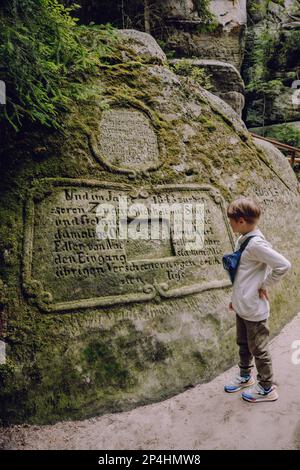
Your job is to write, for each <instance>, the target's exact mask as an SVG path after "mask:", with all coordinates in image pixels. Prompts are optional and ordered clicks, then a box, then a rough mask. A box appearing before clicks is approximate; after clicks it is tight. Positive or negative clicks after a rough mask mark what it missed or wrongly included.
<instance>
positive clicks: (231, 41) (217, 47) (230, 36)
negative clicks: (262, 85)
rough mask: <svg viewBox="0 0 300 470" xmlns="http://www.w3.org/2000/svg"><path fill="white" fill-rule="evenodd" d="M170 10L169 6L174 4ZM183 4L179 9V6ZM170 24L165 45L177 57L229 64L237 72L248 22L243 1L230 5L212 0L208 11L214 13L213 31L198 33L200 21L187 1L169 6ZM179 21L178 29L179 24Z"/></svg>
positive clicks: (240, 63)
mask: <svg viewBox="0 0 300 470" xmlns="http://www.w3.org/2000/svg"><path fill="white" fill-rule="evenodd" d="M175 3H176V8H175V5H174V8H173V9H172V8H171V6H170V4H172V5H173V4H175ZM179 3H180V4H182V6H181V7H179V6H178V4H179ZM167 6H169V9H168V8H167V11H168V12H169V11H170V22H171V23H172V19H173V21H174V27H173V29H172V26H170V27H169V28H168V34H167V36H166V42H167V45H168V46H169V47H170V49H173V50H175V51H176V53H177V55H178V56H180V57H199V58H201V59H213V60H220V61H223V62H229V63H230V64H232V65H234V66H235V67H236V68H237V69H239V70H240V67H241V65H242V60H243V54H244V35H245V26H246V23H247V11H246V0H238V1H236V2H232V1H230V0H213V1H211V2H210V5H209V8H210V10H211V12H212V13H213V14H214V16H215V19H216V23H217V28H216V29H215V31H203V32H201V31H199V30H197V18H198V21H199V24H201V20H200V18H199V16H197V13H195V9H194V10H192V9H191V8H190V7H189V6H188V5H187V2H174V1H170V2H169V3H168V5H167ZM176 18H177V19H178V18H180V19H181V23H179V24H180V27H179V26H178V21H177V22H176V21H175V19H176Z"/></svg>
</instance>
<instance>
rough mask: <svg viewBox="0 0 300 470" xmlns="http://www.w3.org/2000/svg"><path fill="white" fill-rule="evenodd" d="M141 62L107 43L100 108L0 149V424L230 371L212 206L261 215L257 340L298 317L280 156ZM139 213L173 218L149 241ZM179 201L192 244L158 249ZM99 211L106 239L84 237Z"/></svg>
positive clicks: (56, 416)
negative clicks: (272, 255) (247, 202)
mask: <svg viewBox="0 0 300 470" xmlns="http://www.w3.org/2000/svg"><path fill="white" fill-rule="evenodd" d="M126 34H127V33H126ZM132 35H133V33H131V36H132ZM141 38H145V44H144V48H145V49H146V50H148V45H149V43H150V42H152V39H150V38H146V36H145V35H143V36H141V35H140V34H139V33H138V34H137V40H138V41H141ZM133 42H134V43H135V41H133ZM157 48H158V46H157V47H156V48H155V50H157ZM161 54H162V53H161ZM154 55H155V57H154V58H153V57H150V56H149V57H147V55H146V57H145V55H143V57H142V56H141V55H139V54H137V53H136V52H135V51H134V48H133V50H132V51H130V48H129V47H128V44H127V43H126V41H122V42H121V43H120V45H119V48H118V52H116V55H115V57H114V58H113V60H112V62H111V65H107V66H105V67H103V68H102V69H101V70H100V71H99V77H98V78H97V80H96V81H95V86H101V89H104V93H105V106H103V105H101V106H100V105H99V104H97V103H89V104H87V105H86V108H85V107H82V108H81V109H79V110H77V108H76V107H75V108H74V112H73V114H72V115H70V116H68V118H67V120H66V131H65V135H64V136H63V137H62V136H61V135H59V134H57V133H55V132H51V133H50V132H48V133H47V132H45V131H43V132H41V131H38V130H37V129H27V130H26V131H24V132H23V133H22V134H20V135H19V137H18V140H17V142H15V140H13V141H10V140H7V142H6V144H5V146H3V147H2V149H1V160H0V161H1V165H2V168H1V172H2V175H3V181H4V183H3V184H2V185H1V193H0V194H1V199H0V201H1V202H0V204H1V220H2V225H1V228H0V230H1V240H2V241H1V259H2V264H3V267H2V269H1V278H2V283H0V285H1V307H2V313H1V326H2V339H3V343H1V351H2V364H1V366H0V380H1V390H0V395H1V400H0V402H1V413H0V415H1V419H2V421H3V422H4V423H8V422H10V423H12V422H14V423H16V422H18V423H20V422H24V421H26V422H33V423H48V422H54V421H57V420H61V419H70V418H83V417H86V416H92V415H95V414H100V413H104V412H108V411H117V410H126V409H130V408H133V407H135V406H137V405H141V404H145V403H149V402H153V401H157V400H162V399H164V398H166V397H168V396H171V395H173V394H176V393H178V392H180V391H183V390H184V389H185V388H186V387H189V386H191V385H192V384H196V383H199V382H201V381H205V380H208V379H209V378H211V377H212V376H214V375H215V374H217V373H218V372H219V371H220V370H224V369H225V368H227V367H228V366H229V365H230V364H232V363H233V362H234V361H235V359H236V346H235V328H234V318H233V316H232V315H230V314H229V313H228V309H227V306H228V302H229V299H230V291H231V286H230V283H229V280H228V278H227V276H226V275H225V272H224V271H223V268H222V262H221V257H222V254H223V253H224V252H230V251H232V249H233V243H234V239H235V236H234V234H233V233H232V232H231V229H230V226H229V224H228V221H227V218H226V204H227V203H229V202H230V201H231V200H232V199H233V198H234V197H236V196H238V195H240V194H244V195H251V196H253V197H254V198H255V199H256V200H257V201H258V202H259V203H260V204H261V206H262V208H263V211H264V213H263V217H262V221H261V224H260V228H261V229H262V231H263V232H264V233H265V234H266V236H267V238H268V239H269V240H270V241H271V243H272V244H273V246H274V248H276V249H278V250H280V251H281V252H282V253H283V254H284V255H286V256H287V257H288V258H289V259H290V261H291V263H292V272H291V273H290V274H289V276H288V277H287V278H285V279H284V280H283V281H282V283H281V284H280V285H279V286H278V285H277V286H275V287H274V288H273V289H272V291H271V292H270V296H271V299H270V300H271V307H272V317H271V318H272V323H271V325H272V333H273V334H274V333H275V332H277V331H279V329H280V328H281V327H282V326H283V325H284V324H285V323H286V322H287V321H288V320H289V319H290V318H292V317H293V315H294V314H295V313H296V311H297V309H298V307H299V289H298V286H299V281H300V267H299V263H298V248H297V246H296V244H295V242H294V241H295V239H297V237H299V236H300V223H299V214H300V211H299V193H298V192H297V183H296V179H295V175H294V174H293V172H292V171H291V169H290V168H288V167H285V171H284V173H279V171H278V165H279V166H280V165H283V164H284V162H283V161H280V164H279V163H278V161H279V160H280V158H281V156H280V155H278V156H276V157H274V155H273V154H272V155H271V154H269V153H268V152H267V153H266V152H264V151H262V150H261V149H259V148H258V147H257V146H256V145H255V143H254V142H253V141H252V139H251V137H250V135H249V134H248V133H247V131H246V130H245V127H244V124H243V123H242V121H241V120H240V119H239V117H238V115H237V114H236V113H235V112H234V111H233V110H232V108H231V107H230V106H228V105H227V104H226V103H225V102H224V101H222V100H220V99H219V98H218V97H216V96H214V95H212V94H210V93H209V92H206V91H205V90H203V89H202V88H200V87H199V86H197V85H196V84H195V83H193V82H192V81H191V80H190V81H188V82H187V81H186V80H183V79H181V78H180V77H179V76H176V75H175V74H174V73H173V72H171V70H170V69H169V68H168V67H167V66H165V65H163V64H157V63H155V61H156V60H157V58H156V53H154ZM82 123H84V125H82ZM40 149H44V150H45V151H44V152H41V150H40ZM120 198H121V199H120ZM124 201H127V204H128V208H130V210H129V211H128V210H126V206H124V204H125V202H124ZM120 203H121V206H120ZM104 204H106V205H105V206H104ZM122 204H123V205H122ZM133 204H135V206H133ZM137 204H138V205H137ZM153 204H160V205H161V204H163V206H162V207H160V208H161V209H162V210H163V212H162V215H160V217H158V216H157V212H153V213H152V216H153V217H154V220H156V221H157V220H160V222H161V224H163V223H165V222H168V220H166V219H167V215H168V213H167V212H165V211H166V208H170V207H171V209H170V210H171V213H172V214H173V215H174V214H176V215H177V218H176V217H175V218H172V219H170V220H171V222H170V223H166V225H164V226H165V227H166V228H167V231H166V233H167V235H168V236H166V237H165V238H159V237H157V238H155V237H152V238H151V237H150V238H149V237H148V238H147V236H146V235H147V234H149V224H148V216H149V209H150V208H152V206H153ZM174 204H175V205H174ZM187 204H190V205H191V204H193V206H192V207H194V205H195V204H198V205H199V207H202V208H203V204H204V212H203V213H202V214H203V219H201V217H202V216H201V212H199V220H203V221H204V245H203V246H202V245H201V246H200V247H199V246H196V247H195V246H194V245H192V246H191V245H190V244H189V243H186V242H187V240H186V239H180V238H179V239H177V238H176V237H175V236H174V234H175V233H176V232H175V230H174V224H175V222H174V221H175V220H178V208H179V209H180V208H182V207H183V206H184V205H185V206H186V205H187ZM189 207H190V206H189ZM155 208H157V206H155ZM104 209H105V210H106V211H107V210H112V213H114V214H115V217H116V219H115V221H116V222H118V225H117V227H118V229H117V228H116V225H115V224H114V223H113V220H114V219H110V223H109V224H108V225H105V227H106V228H107V230H108V233H109V235H110V237H109V238H105V237H104V238H99V237H98V235H97V234H101V233H102V234H103V233H104V232H105V231H103V230H100V229H99V226H100V228H101V223H102V222H101V221H103V217H104V215H105V210H104ZM145 209H146V210H145ZM137 214H139V219H138V220H139V224H140V225H139V230H134V227H135V224H134V222H135V218H136V216H137ZM291 214H292V215H293V216H292V217H291ZM172 220H173V222H172ZM197 220H198V219H197ZM278 220H280V224H278ZM194 223H196V222H195V221H194ZM123 229H125V232H126V230H127V231H128V232H129V234H130V236H129V237H127V238H126V236H125V237H121V236H119V235H120V230H123ZM130 230H132V232H131V231H130ZM138 232H140V233H143V234H144V235H145V234H146V235H145V236H144V237H141V236H140V237H139V236H136V237H135V236H134V235H136V234H137V233H138ZM126 233H127V232H126ZM116 234H117V235H118V236H115V237H114V235H116ZM4 350H5V351H4Z"/></svg>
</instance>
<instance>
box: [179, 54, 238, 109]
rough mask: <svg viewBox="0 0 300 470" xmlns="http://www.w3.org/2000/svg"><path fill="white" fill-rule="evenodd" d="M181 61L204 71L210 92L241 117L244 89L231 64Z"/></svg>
mask: <svg viewBox="0 0 300 470" xmlns="http://www.w3.org/2000/svg"><path fill="white" fill-rule="evenodd" d="M180 61H181V60H180V59H174V60H171V61H170V62H171V63H172V64H174V63H175V64H176V63H180ZM183 61H184V62H183V63H187V64H190V65H192V67H199V68H201V69H204V70H205V71H206V72H207V73H208V75H209V77H210V82H211V84H212V89H211V90H210V91H211V92H212V93H214V94H215V95H217V96H219V97H220V98H222V100H224V101H226V103H228V104H229V105H230V106H231V107H232V108H233V109H234V110H235V111H236V112H237V113H238V114H239V115H240V116H241V114H242V109H243V107H244V104H245V100H244V90H245V87H244V82H243V80H242V77H241V75H240V73H239V71H238V70H237V69H236V68H235V67H234V66H233V65H232V64H229V63H227V62H221V61H217V60H209V59H206V60H205V59H183Z"/></svg>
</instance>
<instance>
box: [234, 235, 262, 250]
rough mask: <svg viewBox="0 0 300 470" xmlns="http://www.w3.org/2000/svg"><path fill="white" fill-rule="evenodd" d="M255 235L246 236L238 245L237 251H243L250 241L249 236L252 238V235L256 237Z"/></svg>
mask: <svg viewBox="0 0 300 470" xmlns="http://www.w3.org/2000/svg"><path fill="white" fill-rule="evenodd" d="M257 236H258V235H251V236H250V237H248V238H246V240H244V241H243V243H242V244H241V246H240V247H239V249H238V251H240V252H241V253H243V251H244V249H245V248H246V246H247V245H248V243H249V242H250V240H251V238H254V237H257Z"/></svg>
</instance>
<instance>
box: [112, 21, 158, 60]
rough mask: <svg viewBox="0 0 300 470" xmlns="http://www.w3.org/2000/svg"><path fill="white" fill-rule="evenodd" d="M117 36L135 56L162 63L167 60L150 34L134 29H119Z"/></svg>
mask: <svg viewBox="0 0 300 470" xmlns="http://www.w3.org/2000/svg"><path fill="white" fill-rule="evenodd" d="M118 34H119V36H120V37H122V38H123V39H124V41H125V43H127V44H128V45H130V46H131V47H132V48H133V49H134V50H135V51H136V53H137V54H141V55H144V56H146V57H148V58H151V59H154V58H155V59H158V60H160V61H162V62H165V61H166V60H167V58H166V55H165V53H164V52H163V50H162V49H161V47H160V46H159V45H158V44H157V42H156V41H155V39H154V38H153V37H152V36H151V35H150V34H147V33H143V32H142V31H137V30H135V29H119V30H118ZM125 57H126V54H125Z"/></svg>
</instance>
